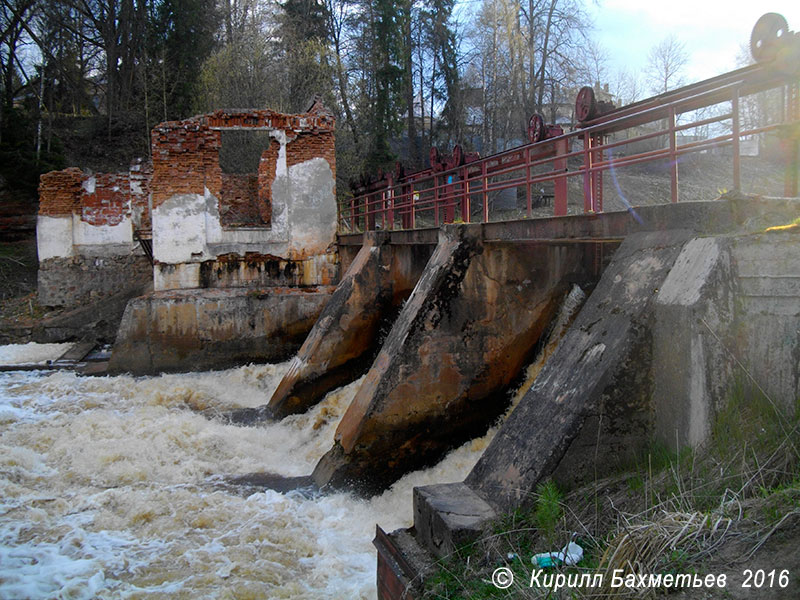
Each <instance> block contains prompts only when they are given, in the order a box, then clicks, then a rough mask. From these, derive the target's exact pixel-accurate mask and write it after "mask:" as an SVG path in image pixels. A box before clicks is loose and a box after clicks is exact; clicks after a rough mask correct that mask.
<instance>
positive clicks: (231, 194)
mask: <svg viewBox="0 0 800 600" xmlns="http://www.w3.org/2000/svg"><path fill="white" fill-rule="evenodd" d="M219 212H220V220H221V221H222V225H223V226H224V227H232V226H236V225H249V226H259V225H265V224H269V221H266V223H265V222H264V221H263V220H262V218H261V212H260V210H259V206H258V175H257V174H255V173H223V174H222V193H221V196H220V201H219Z"/></svg>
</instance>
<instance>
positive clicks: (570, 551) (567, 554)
mask: <svg viewBox="0 0 800 600" xmlns="http://www.w3.org/2000/svg"><path fill="white" fill-rule="evenodd" d="M582 559H583V548H581V547H580V546H579V545H578V544H576V543H575V542H570V543H569V544H567V545H566V546H564V547H563V548H562V549H561V551H560V552H542V553H540V554H534V555H533V556H532V557H531V562H532V563H533V564H534V566H537V567H539V568H540V569H544V568H547V567H557V566H558V565H562V564H563V565H565V566H567V567H570V566H572V565H576V564H578V563H579V562H580V561H581V560H582Z"/></svg>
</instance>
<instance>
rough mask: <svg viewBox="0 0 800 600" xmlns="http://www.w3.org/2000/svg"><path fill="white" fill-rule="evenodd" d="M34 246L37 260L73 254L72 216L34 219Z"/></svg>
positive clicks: (41, 216) (40, 216)
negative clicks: (37, 253) (37, 255)
mask: <svg viewBox="0 0 800 600" xmlns="http://www.w3.org/2000/svg"><path fill="white" fill-rule="evenodd" d="M36 247H37V250H38V252H39V260H40V261H42V260H47V259H48V258H66V257H70V256H73V248H72V217H71V216H69V215H67V216H63V217H47V216H43V215H39V217H37V219H36Z"/></svg>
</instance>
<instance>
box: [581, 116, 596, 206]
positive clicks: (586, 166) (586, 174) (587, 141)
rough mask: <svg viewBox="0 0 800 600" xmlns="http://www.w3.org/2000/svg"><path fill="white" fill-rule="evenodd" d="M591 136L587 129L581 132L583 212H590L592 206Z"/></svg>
mask: <svg viewBox="0 0 800 600" xmlns="http://www.w3.org/2000/svg"><path fill="white" fill-rule="evenodd" d="M591 148H592V136H591V135H590V134H589V132H588V131H586V132H584V134H583V212H584V213H588V212H591V211H592V209H593V206H594V193H593V190H592V170H591V169H592V150H591Z"/></svg>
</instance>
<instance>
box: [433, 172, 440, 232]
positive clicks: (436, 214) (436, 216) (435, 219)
mask: <svg viewBox="0 0 800 600" xmlns="http://www.w3.org/2000/svg"><path fill="white" fill-rule="evenodd" d="M433 224H434V226H435V227H438V226H439V176H438V175H434V176H433Z"/></svg>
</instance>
